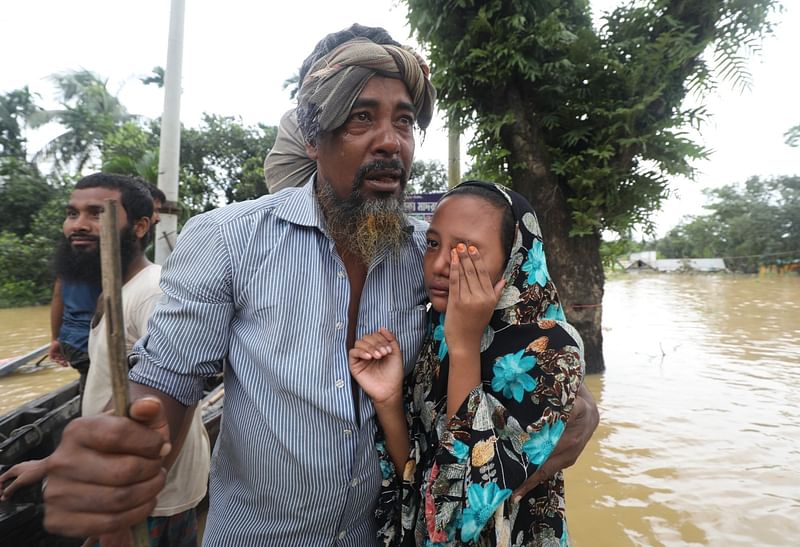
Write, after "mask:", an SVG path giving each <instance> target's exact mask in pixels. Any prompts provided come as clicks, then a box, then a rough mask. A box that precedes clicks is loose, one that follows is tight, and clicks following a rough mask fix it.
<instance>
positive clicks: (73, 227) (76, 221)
mask: <svg viewBox="0 0 800 547" xmlns="http://www.w3.org/2000/svg"><path fill="white" fill-rule="evenodd" d="M66 224H67V225H68V226H69V228H70V231H71V232H91V231H92V227H91V224H90V221H89V215H77V216H75V217H72V218H68V219H67V221H66Z"/></svg>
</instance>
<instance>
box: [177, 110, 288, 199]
mask: <svg viewBox="0 0 800 547" xmlns="http://www.w3.org/2000/svg"><path fill="white" fill-rule="evenodd" d="M277 131H278V129H277V127H274V126H267V125H264V124H258V125H256V126H245V125H243V124H242V123H241V120H239V119H236V118H232V117H225V116H217V115H213V114H204V115H203V121H202V123H201V124H200V127H198V128H196V129H184V130H183V132H182V133H181V175H180V181H181V187H180V194H181V201H182V202H183V203H184V204H186V206H187V207H188V209H189V210H190V211H192V212H201V211H207V210H209V209H213V208H214V207H216V206H218V205H219V201H218V195H219V194H222V195H224V196H225V199H226V202H227V203H232V202H234V201H243V200H246V199H252V198H255V197H258V196H262V195H264V194H267V193H268V191H267V185H266V182H265V180H264V158H265V157H266V154H267V152H269V151H270V150H271V149H272V145H273V144H274V143H275V136H276V135H277Z"/></svg>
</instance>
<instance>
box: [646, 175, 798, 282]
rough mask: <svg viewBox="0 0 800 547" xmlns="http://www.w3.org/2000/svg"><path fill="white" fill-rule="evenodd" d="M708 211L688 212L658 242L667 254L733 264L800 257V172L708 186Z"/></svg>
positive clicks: (741, 266)
mask: <svg viewBox="0 0 800 547" xmlns="http://www.w3.org/2000/svg"><path fill="white" fill-rule="evenodd" d="M706 195H707V197H708V199H709V203H708V204H707V205H706V208H707V209H708V210H709V211H710V213H709V214H708V215H703V216H698V217H690V218H688V219H686V220H685V221H684V222H682V223H681V224H679V225H678V226H676V227H675V228H673V229H672V230H670V232H669V233H668V234H667V235H666V236H665V237H663V238H662V239H660V240H659V241H658V243H657V249H658V252H659V253H660V254H661V255H663V256H664V257H666V258H693V257H699V258H704V257H705V258H711V257H724V258H726V264H727V265H728V267H729V268H732V269H734V270H739V271H742V272H751V273H752V272H756V271H757V270H758V266H759V264H764V263H773V262H776V261H779V260H781V259H787V258H788V259H794V258H798V257H800V177H797V176H794V177H778V178H774V179H766V180H764V179H760V178H758V177H752V178H750V179H748V180H747V181H745V182H744V183H742V184H728V185H725V186H722V187H720V188H716V189H712V190H707V191H706Z"/></svg>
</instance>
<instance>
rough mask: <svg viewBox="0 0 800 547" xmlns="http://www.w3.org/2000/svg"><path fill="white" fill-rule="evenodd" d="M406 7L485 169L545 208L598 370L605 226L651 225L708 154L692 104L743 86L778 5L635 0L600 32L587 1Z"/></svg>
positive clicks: (505, 0) (549, 242) (448, 105)
mask: <svg viewBox="0 0 800 547" xmlns="http://www.w3.org/2000/svg"><path fill="white" fill-rule="evenodd" d="M406 3H407V4H408V6H409V8H410V11H409V22H410V23H411V27H412V29H413V30H414V32H415V33H416V34H417V36H418V38H419V39H420V41H421V42H423V43H425V44H428V45H429V47H430V61H431V73H432V75H433V78H434V81H435V84H436V86H437V89H438V90H439V98H440V100H439V106H440V107H444V109H445V110H446V111H447V117H448V119H451V120H456V123H458V124H459V125H460V126H462V127H465V126H467V125H471V126H473V127H474V130H475V135H476V136H475V139H474V140H473V142H472V143H471V150H470V153H471V154H472V155H473V156H474V157H475V158H476V169H477V170H478V172H479V173H481V174H483V176H485V177H486V178H490V179H493V180H496V181H500V182H505V183H507V184H510V185H511V186H512V187H513V188H515V189H516V190H518V191H520V192H521V193H522V194H524V195H525V196H527V197H528V198H529V199H530V201H531V203H532V204H533V205H534V207H536V209H537V211H538V214H539V216H540V222H541V225H542V228H543V232H544V240H545V244H546V247H547V249H548V258H549V265H550V272H551V274H552V275H553V278H554V279H555V281H556V283H557V285H558V287H559V290H560V293H561V297H562V300H563V301H564V304H565V309H566V310H567V315H568V318H569V320H570V321H571V322H572V323H573V324H574V325H575V326H576V328H577V329H578V330H579V331H580V333H581V335H582V336H583V338H584V342H585V346H586V360H587V366H588V370H589V371H593V372H596V371H600V370H603V368H604V366H605V365H604V361H603V353H602V330H601V319H602V308H601V307H600V306H599V304H600V303H601V302H602V298H603V281H604V277H603V268H602V260H601V255H600V245H601V236H600V234H601V232H602V231H603V230H611V231H615V232H618V233H624V232H625V231H626V230H627V229H628V228H629V227H630V226H632V225H635V224H645V225H647V224H648V222H649V213H650V212H651V211H653V210H654V209H656V208H657V207H658V206H659V204H660V203H661V201H662V200H663V199H664V198H665V197H666V195H667V186H668V180H669V178H670V177H671V176H672V175H689V176H691V174H692V167H691V161H692V160H694V159H701V158H705V157H706V151H705V150H704V149H703V148H702V147H700V146H699V145H697V144H695V143H693V142H692V141H691V140H690V139H689V137H688V136H687V134H686V132H685V131H686V129H685V128H686V127H688V126H692V125H694V126H697V125H698V124H699V123H700V122H702V120H703V119H704V117H705V111H704V109H703V108H702V107H699V108H686V107H684V106H683V103H684V99H685V97H686V95H687V93H688V92H689V90H694V91H696V92H697V94H698V95H700V96H702V93H703V92H706V91H708V90H710V89H713V87H714V86H715V85H716V80H715V78H714V74H715V73H716V74H718V75H719V77H721V78H723V79H728V80H732V81H734V83H736V84H739V85H742V86H745V87H746V85H747V83H748V74H747V73H746V71H745V70H744V68H745V65H744V56H743V53H748V52H750V51H752V50H756V49H758V46H759V44H760V41H761V39H762V37H763V35H764V34H765V33H768V32H769V31H770V30H771V27H770V24H769V22H768V17H769V15H770V13H771V12H772V11H773V10H774V9H775V6H776V1H775V0H694V1H691V2H689V1H686V0H644V1H641V2H630V3H626V4H625V5H622V6H620V7H618V8H617V9H615V10H614V11H613V12H612V13H610V14H608V15H606V16H605V17H604V22H603V24H602V27H601V28H599V29H597V28H594V26H593V24H592V19H591V14H590V10H589V3H588V0H567V1H564V0H482V1H478V0H406ZM706 52H709V53H710V55H706ZM709 59H710V61H709ZM715 68H716V69H717V70H716V72H715V70H714V69H715ZM587 305H588V306H587ZM575 306H578V307H575Z"/></svg>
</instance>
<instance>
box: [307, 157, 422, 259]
mask: <svg viewBox="0 0 800 547" xmlns="http://www.w3.org/2000/svg"><path fill="white" fill-rule="evenodd" d="M385 163H386V162H384V164H383V165H382V166H386V165H385ZM398 163H399V162H398ZM393 165H394V164H393ZM378 167H380V166H378ZM378 167H376V165H375V164H370V165H368V166H365V167H362V168H361V169H360V170H359V172H358V173H357V174H356V177H355V180H354V181H353V190H352V191H351V192H350V195H349V196H347V197H346V198H344V199H342V198H340V197H339V196H337V195H336V192H335V191H334V190H333V187H332V186H331V185H330V184H328V183H326V182H320V183H318V187H317V197H318V199H319V203H320V206H321V207H322V212H323V214H324V215H325V222H326V224H327V228H328V232H329V233H330V235H331V237H333V239H334V240H335V241H336V244H337V245H341V246H342V247H344V248H345V249H346V250H347V251H348V252H350V253H352V254H354V255H355V256H357V257H359V258H360V259H361V260H362V261H363V262H364V264H367V265H368V264H370V263H371V262H372V259H373V258H375V256H376V255H377V254H378V252H379V251H380V250H381V249H382V248H384V247H385V248H388V249H389V250H390V251H393V252H398V251H399V250H400V248H401V247H402V245H403V243H404V242H405V241H406V240H407V239H408V234H407V232H406V230H405V228H406V226H407V225H408V224H407V222H406V218H405V214H404V213H403V195H402V193H401V194H400V196H395V195H387V196H385V197H383V196H380V197H374V198H364V196H363V195H362V194H361V190H360V189H361V185H362V184H363V182H364V174H365V173H366V172H368V171H369V170H370V169H377V168H378ZM387 167H388V166H387ZM400 168H401V169H402V166H401V167H400ZM402 178H403V181H402V185H401V187H402V188H403V189H404V188H405V182H406V174H405V170H403V177H402Z"/></svg>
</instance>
